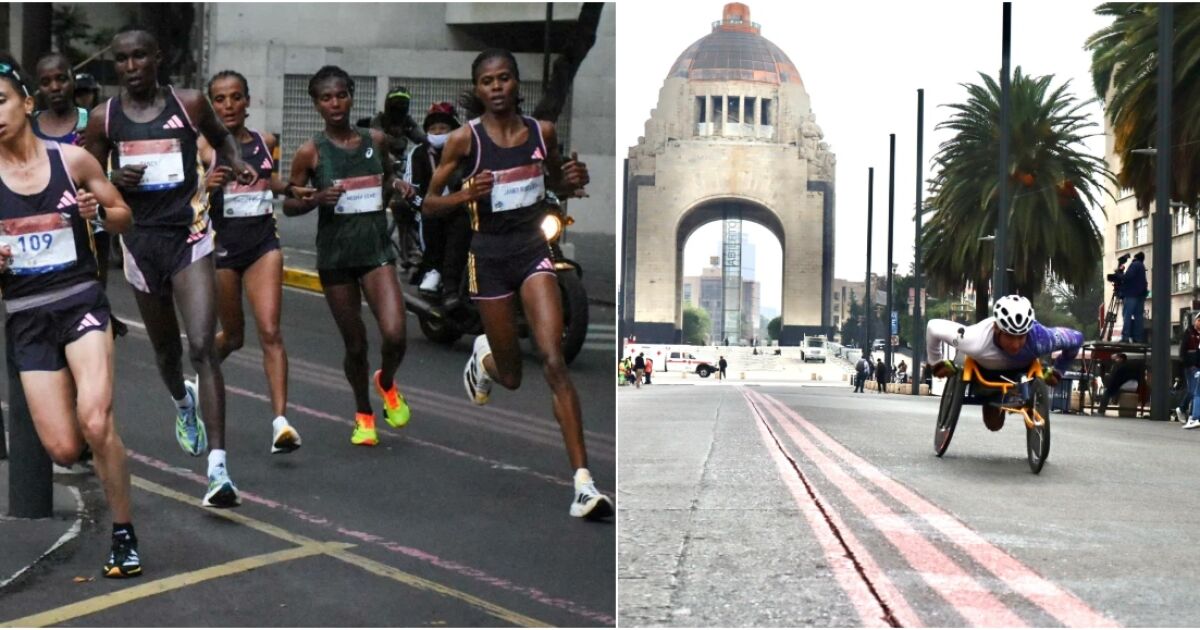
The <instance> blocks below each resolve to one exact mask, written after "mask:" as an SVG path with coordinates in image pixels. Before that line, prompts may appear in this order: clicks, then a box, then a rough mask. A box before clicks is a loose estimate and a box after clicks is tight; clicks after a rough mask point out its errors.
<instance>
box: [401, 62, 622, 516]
mask: <svg viewBox="0 0 1200 630" xmlns="http://www.w3.org/2000/svg"><path fill="white" fill-rule="evenodd" d="M471 80H472V82H473V83H474V86H475V87H474V97H475V98H476V99H477V100H478V101H479V102H478V103H475V106H476V108H477V109H478V110H479V111H483V112H484V113H483V115H482V116H480V117H479V118H476V119H474V120H472V121H471V122H470V124H468V125H466V126H464V127H461V128H459V129H456V130H455V131H453V132H451V134H450V138H449V139H447V141H446V148H445V150H444V151H443V152H442V159H441V162H440V163H439V164H438V167H437V170H436V171H435V172H434V175H433V180H432V181H431V182H430V184H429V192H428V196H427V197H426V198H425V203H424V205H423V208H422V211H423V212H424V213H426V214H430V215H434V216H436V215H439V214H444V213H448V212H453V211H455V209H457V208H459V207H460V206H462V205H466V206H467V208H468V211H469V213H470V217H471V226H472V228H473V229H474V230H475V234H474V236H473V237H472V239H471V254H470V256H469V257H468V261H467V274H468V283H469V285H470V290H471V294H472V296H473V298H474V299H475V303H476V304H477V305H478V306H479V316H480V318H481V319H482V320H483V330H484V333H485V334H483V335H480V336H479V337H476V338H475V350H474V352H473V353H472V354H471V358H470V360H468V361H467V365H466V367H465V368H464V370H463V383H464V385H465V386H466V389H467V396H468V397H470V398H471V399H472V400H473V401H474V402H475V403H476V404H480V405H482V404H485V403H487V401H488V397H489V393H490V391H491V383H492V381H493V380H495V381H497V382H499V383H500V384H501V385H503V386H504V387H505V388H507V389H516V388H518V387H520V385H521V347H520V345H519V344H518V341H519V339H518V336H517V313H516V306H517V304H516V302H517V299H518V297H517V296H518V294H519V295H520V300H521V307H522V309H523V311H524V313H525V317H526V319H527V320H528V321H529V329H530V330H531V331H532V333H533V336H534V340H535V342H536V343H537V347H538V351H539V352H540V354H541V356H542V370H543V372H544V374H545V377H546V382H547V383H549V385H550V389H551V390H552V391H553V392H554V400H553V407H554V417H555V418H557V419H558V423H559V426H560V427H561V429H562V434H563V440H564V441H565V442H566V447H567V456H568V458H569V459H570V462H571V467H572V468H573V469H574V470H575V496H574V498H573V500H572V502H571V510H570V513H571V516H576V517H586V518H604V517H607V516H610V515H612V513H613V505H612V501H611V500H610V499H609V498H608V497H606V496H604V495H603V494H600V493H599V492H598V491H597V490H596V486H595V484H594V483H593V481H592V476H591V473H590V472H589V471H588V469H587V449H586V448H585V447H584V443H583V422H582V420H581V419H580V416H581V412H580V406H579V395H578V394H577V393H576V391H575V385H574V384H573V383H572V382H571V375H570V373H569V372H568V371H567V362H566V360H565V359H564V358H563V352H562V335H563V315H562V298H561V295H560V293H559V289H558V280H557V277H556V275H555V270H554V263H553V261H552V260H551V258H550V249H549V246H548V245H547V244H546V238H545V236H544V235H543V234H542V231H541V227H540V226H541V222H542V220H543V219H544V218H545V216H546V209H545V203H544V201H545V197H546V191H547V190H554V191H556V192H558V193H559V194H560V195H561V196H563V197H567V196H572V195H575V194H581V193H582V190H583V187H584V186H585V185H587V183H588V174H587V167H586V166H585V165H584V164H583V163H581V162H579V161H578V160H576V159H575V156H572V157H571V160H570V161H567V162H566V163H565V164H564V163H563V159H562V157H561V156H560V155H559V150H558V135H557V133H556V132H555V129H554V125H553V124H552V123H548V122H540V121H537V120H534V119H532V118H530V117H528V116H522V115H521V113H520V109H519V103H520V74H519V70H518V69H517V62H516V59H514V58H513V56H512V54H511V53H509V52H508V51H506V50H498V49H492V50H485V51H484V52H482V53H480V54H479V56H478V57H476V58H475V62H474V63H473V64H472V65H471ZM460 165H465V168H466V169H467V172H468V175H467V179H466V181H465V182H464V183H463V187H462V190H460V191H458V192H454V193H450V194H443V193H444V192H445V189H446V185H447V183H449V182H450V179H451V177H452V175H453V174H454V172H455V170H456V169H458V168H459V167H460Z"/></svg>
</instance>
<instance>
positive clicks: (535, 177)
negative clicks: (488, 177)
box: [492, 162, 546, 212]
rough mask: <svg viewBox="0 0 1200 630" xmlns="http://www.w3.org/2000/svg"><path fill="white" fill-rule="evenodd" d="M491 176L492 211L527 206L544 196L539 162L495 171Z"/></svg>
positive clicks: (543, 177) (544, 187) (544, 179)
mask: <svg viewBox="0 0 1200 630" xmlns="http://www.w3.org/2000/svg"><path fill="white" fill-rule="evenodd" d="M492 176H493V177H494V178H495V179H494V180H493V181H492V212H508V211H509V210H516V209H517V208H528V207H529V206H532V205H534V204H537V203H538V202H539V201H541V200H543V199H545V198H546V178H545V176H543V175H542V163H541V162H538V163H536V164H526V165H525V166H518V167H516V168H510V169H505V170H503V171H495V172H494V173H492Z"/></svg>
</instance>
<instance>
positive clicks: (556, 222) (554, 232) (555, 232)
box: [542, 214, 563, 241]
mask: <svg viewBox="0 0 1200 630" xmlns="http://www.w3.org/2000/svg"><path fill="white" fill-rule="evenodd" d="M562 229H563V224H562V219H559V218H558V217H557V216H556V215H553V214H548V215H546V218H545V219H542V234H544V235H545V236H546V240H547V241H554V240H557V239H558V237H559V236H560V235H561V234H562Z"/></svg>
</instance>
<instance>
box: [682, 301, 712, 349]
mask: <svg viewBox="0 0 1200 630" xmlns="http://www.w3.org/2000/svg"><path fill="white" fill-rule="evenodd" d="M711 328H712V320H710V319H709V317H708V311H706V310H704V309H702V308H699V307H697V306H692V305H691V304H688V305H687V306H685V307H684V308H683V342H684V343H686V344H688V345H692V346H703V345H707V344H708V331H709V330H710V329H711Z"/></svg>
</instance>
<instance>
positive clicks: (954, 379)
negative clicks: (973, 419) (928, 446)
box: [933, 371, 967, 457]
mask: <svg viewBox="0 0 1200 630" xmlns="http://www.w3.org/2000/svg"><path fill="white" fill-rule="evenodd" d="M966 389H967V384H966V383H964V382H963V380H962V372H961V371H959V372H956V373H955V374H952V375H951V376H949V377H948V378H947V379H946V388H945V389H944V390H942V404H941V406H940V407H938V421H937V431H935V432H934V434H933V452H935V453H937V456H938V457H941V456H942V455H944V454H945V453H946V449H947V448H949V447H950V438H952V437H954V427H955V426H957V425H958V415H959V414H960V413H962V404H963V394H964V393H965V392H966Z"/></svg>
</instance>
